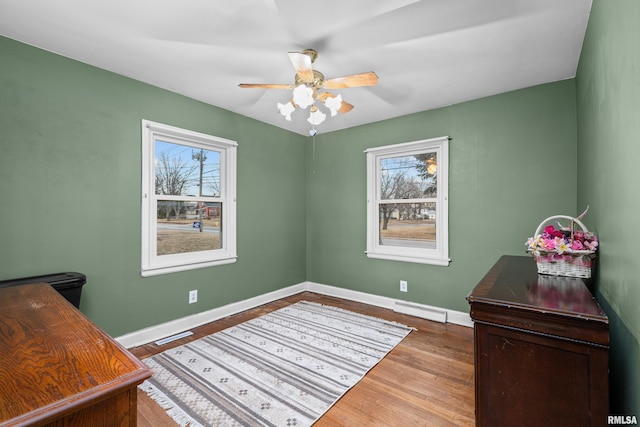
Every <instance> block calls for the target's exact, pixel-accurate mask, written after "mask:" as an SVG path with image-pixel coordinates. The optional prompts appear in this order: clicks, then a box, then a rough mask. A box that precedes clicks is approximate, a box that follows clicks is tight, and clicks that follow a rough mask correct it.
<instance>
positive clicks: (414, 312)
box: [393, 301, 447, 323]
mask: <svg viewBox="0 0 640 427" xmlns="http://www.w3.org/2000/svg"><path fill="white" fill-rule="evenodd" d="M393 311H395V312H397V313H402V314H408V315H410V316H416V317H422V318H423V319H427V320H433V321H436V322H441V323H447V312H446V311H444V310H439V309H437V308H432V307H428V306H426V305H421V304H413V303H408V302H401V301H396V302H395V304H394V307H393Z"/></svg>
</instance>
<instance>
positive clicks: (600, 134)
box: [576, 0, 640, 417]
mask: <svg viewBox="0 0 640 427" xmlns="http://www.w3.org/2000/svg"><path fill="white" fill-rule="evenodd" d="M639 22H640V2H638V1H637V0H616V1H606V0H596V1H594V3H593V7H592V11H591V16H590V20H589V26H588V28H587V35H586V38H585V42H584V46H583V51H582V55H581V57H580V66H579V68H578V75H577V78H576V87H577V89H576V92H577V111H578V164H579V168H578V202H579V203H580V204H590V205H591V210H590V212H589V218H590V219H591V221H592V223H593V224H594V227H595V230H596V231H597V232H598V234H599V237H600V240H601V251H600V258H599V264H600V265H599V267H600V268H599V273H600V274H599V276H598V281H597V289H598V292H599V297H600V298H599V299H600V301H601V303H602V304H603V306H604V308H605V310H606V311H607V314H608V315H609V320H610V331H611V353H610V354H611V357H610V371H611V412H612V413H616V414H626V415H636V416H639V417H640V390H639V385H640V345H639V342H640V284H639V280H640V264H639V263H638V261H637V258H638V248H637V246H638V239H637V238H636V236H635V233H634V230H635V228H637V224H636V223H637V222H638V218H639V217H640V180H639V179H638V164H639V162H640V48H639V45H638V41H639V40H640V26H639V25H638V23H639Z"/></svg>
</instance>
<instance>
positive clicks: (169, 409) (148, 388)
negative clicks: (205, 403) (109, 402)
mask: <svg viewBox="0 0 640 427" xmlns="http://www.w3.org/2000/svg"><path fill="white" fill-rule="evenodd" d="M138 388H140V390H142V391H144V392H145V393H146V394H147V395H148V396H149V397H150V398H151V399H153V401H154V402H156V403H157V404H158V405H159V406H160V407H161V408H162V409H163V410H164V411H165V412H166V414H167V415H168V416H169V417H171V419H172V420H174V421H175V422H176V423H177V424H178V425H179V426H180V427H204V426H203V425H202V424H200V423H198V422H197V421H196V420H194V419H193V418H192V417H190V416H189V415H188V414H187V413H186V412H185V411H183V410H182V409H180V407H179V406H178V405H177V404H176V403H175V402H174V401H173V400H171V399H170V398H169V397H167V396H166V395H165V394H164V393H162V392H161V391H160V390H158V389H157V388H156V387H154V386H153V385H152V384H151V383H150V382H149V381H144V382H143V383H142V384H140V385H139V386H138Z"/></svg>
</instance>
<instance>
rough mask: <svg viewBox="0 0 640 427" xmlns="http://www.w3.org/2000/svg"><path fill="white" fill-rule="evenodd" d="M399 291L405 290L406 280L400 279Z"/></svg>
mask: <svg viewBox="0 0 640 427" xmlns="http://www.w3.org/2000/svg"><path fill="white" fill-rule="evenodd" d="M400 292H407V281H406V280H400Z"/></svg>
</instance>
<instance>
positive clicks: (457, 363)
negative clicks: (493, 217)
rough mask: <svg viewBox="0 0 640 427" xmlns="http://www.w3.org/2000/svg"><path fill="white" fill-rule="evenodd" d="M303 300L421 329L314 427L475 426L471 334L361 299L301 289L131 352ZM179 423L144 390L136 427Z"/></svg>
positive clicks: (149, 350) (142, 352)
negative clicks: (188, 332) (338, 296)
mask: <svg viewBox="0 0 640 427" xmlns="http://www.w3.org/2000/svg"><path fill="white" fill-rule="evenodd" d="M300 300H307V301H314V302H318V303H321V304H327V305H333V306H336V307H342V308H345V309H347V310H351V311H354V312H358V313H362V314H366V315H370V316H376V317H379V318H383V319H387V320H393V321H397V322H400V323H404V324H405V325H409V326H413V327H415V328H417V330H416V331H413V332H411V333H410V334H409V335H408V336H407V337H406V338H405V339H404V340H403V341H402V342H401V343H400V344H399V345H398V346H397V347H396V348H395V349H393V350H392V351H391V352H390V353H389V354H388V355H387V356H386V357H385V358H384V359H383V360H382V361H381V362H380V363H379V364H378V365H376V366H375V367H374V368H373V369H372V370H371V371H369V373H368V374H367V375H366V376H365V378H363V379H362V380H361V381H360V382H359V383H358V384H356V386H354V387H353V388H352V389H351V390H349V391H348V392H347V393H346V394H345V395H344V396H343V397H342V398H341V399H340V400H339V401H338V402H337V403H336V404H335V405H334V406H333V407H332V408H331V409H330V410H329V411H328V412H327V413H326V414H325V415H323V416H322V418H320V419H319V420H318V421H317V422H316V423H315V424H314V427H332V426H350V427H351V426H385V427H389V426H401V427H409V426H425V427H426V426H474V425H475V421H474V398H475V397H474V373H473V329H471V328H467V327H464V326H457V325H452V324H443V323H438V322H431V321H429V320H425V319H421V318H417V317H412V316H407V315H403V314H399V313H395V312H393V311H392V310H388V309H384V308H379V307H375V306H370V305H367V304H362V303H358V302H353V301H348V300H343V299H339V298H334V297H328V296H324V295H319V294H315V293H311V292H303V293H300V294H297V295H293V296H291V297H288V298H284V299H281V300H278V301H275V302H272V303H269V304H266V305H263V306H261V307H257V308H255V309H251V310H248V311H245V312H242V313H239V314H236V315H234V316H230V317H227V318H225V319H221V320H218V321H216V322H213V323H210V324H207V325H203V326H200V327H198V328H194V329H192V332H193V335H191V336H189V337H187V338H183V339H181V340H177V341H174V342H171V343H169V344H166V345H163V346H156V345H155V344H153V343H151V344H146V345H143V346H140V347H136V348H132V349H130V351H131V352H132V353H133V354H134V355H135V356H137V357H138V358H140V359H144V358H145V357H149V356H152V355H154V354H156V353H160V352H162V351H165V350H167V349H169V348H172V347H176V346H179V345H182V344H185V343H187V342H189V341H193V340H194V339H198V338H200V337H203V336H206V335H209V334H212V333H214V332H218V331H220V330H222V329H225V328H228V327H230V326H233V325H236V324H238V323H241V322H244V321H247V320H249V319H252V318H254V317H257V316H260V315H263V314H266V313H268V312H271V311H273V310H277V309H279V308H282V307H285V306H287V305H289V304H293V303H294V302H297V301H300ZM174 425H176V424H175V423H174V422H173V421H172V420H171V419H170V418H169V417H168V416H167V415H166V414H165V412H164V410H163V409H162V408H160V407H159V406H158V405H157V404H156V403H155V402H153V401H152V400H151V399H150V398H149V397H148V396H147V395H146V394H145V393H144V392H141V391H140V390H138V426H139V427H158V426H174Z"/></svg>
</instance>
